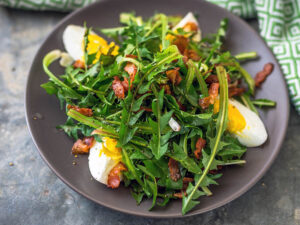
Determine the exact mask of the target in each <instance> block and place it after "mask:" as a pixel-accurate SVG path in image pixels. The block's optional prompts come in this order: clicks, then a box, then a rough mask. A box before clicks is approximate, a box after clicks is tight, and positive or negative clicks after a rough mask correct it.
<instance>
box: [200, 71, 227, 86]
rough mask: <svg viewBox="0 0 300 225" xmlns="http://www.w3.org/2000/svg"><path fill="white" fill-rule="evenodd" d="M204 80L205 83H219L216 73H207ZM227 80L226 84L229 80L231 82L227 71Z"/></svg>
mask: <svg viewBox="0 0 300 225" xmlns="http://www.w3.org/2000/svg"><path fill="white" fill-rule="evenodd" d="M205 82H206V83H207V84H212V83H219V79H218V76H217V75H209V76H208V77H207V78H206V80H205ZM227 82H228V84H230V82H231V79H230V76H229V74H228V73H227Z"/></svg>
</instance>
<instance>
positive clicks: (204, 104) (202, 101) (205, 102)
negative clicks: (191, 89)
mask: <svg viewBox="0 0 300 225" xmlns="http://www.w3.org/2000/svg"><path fill="white" fill-rule="evenodd" d="M199 105H200V106H201V108H202V109H207V108H208V106H209V105H210V97H209V96H208V97H204V98H200V99H199Z"/></svg>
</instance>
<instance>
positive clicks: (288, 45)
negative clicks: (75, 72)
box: [0, 0, 300, 114]
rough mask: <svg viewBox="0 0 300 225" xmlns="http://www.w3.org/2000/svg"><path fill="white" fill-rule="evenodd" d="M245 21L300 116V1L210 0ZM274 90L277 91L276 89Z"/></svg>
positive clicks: (55, 6) (79, 1)
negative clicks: (255, 25)
mask: <svg viewBox="0 0 300 225" xmlns="http://www.w3.org/2000/svg"><path fill="white" fill-rule="evenodd" d="M95 1H96V0H0V4H1V5H6V6H9V7H15V8H21V9H30V10H56V11H71V10H74V9H77V8H81V7H83V6H85V5H88V4H90V3H92V2H95ZM207 1H209V2H211V3H214V4H216V5H219V6H221V7H224V8H226V9H228V10H229V11H231V12H232V13H234V14H236V15H238V16H240V17H242V18H256V17H257V19H258V22H259V30H260V34H261V36H262V37H263V38H264V40H265V41H266V43H267V44H268V46H269V47H270V48H271V49H272V51H273V53H274V55H275V56H276V58H277V60H278V61H279V64H280V65H281V69H282V71H283V73H284V76H285V80H286V82H287V85H288V88H289V93H290V97H291V101H292V102H293V104H294V106H295V108H296V109H297V111H298V113H299V114H300V1H299V0H207ZM274 88H275V87H274Z"/></svg>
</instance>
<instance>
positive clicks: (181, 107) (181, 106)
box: [176, 99, 186, 111]
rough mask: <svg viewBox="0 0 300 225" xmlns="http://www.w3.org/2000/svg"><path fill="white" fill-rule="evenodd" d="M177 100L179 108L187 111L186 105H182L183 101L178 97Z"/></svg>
mask: <svg viewBox="0 0 300 225" xmlns="http://www.w3.org/2000/svg"><path fill="white" fill-rule="evenodd" d="M176 102H177V104H178V105H179V109H180V110H182V111H186V107H185V106H184V105H182V103H181V102H180V101H178V100H177V99H176Z"/></svg>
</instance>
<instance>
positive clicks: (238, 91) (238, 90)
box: [228, 87, 246, 98]
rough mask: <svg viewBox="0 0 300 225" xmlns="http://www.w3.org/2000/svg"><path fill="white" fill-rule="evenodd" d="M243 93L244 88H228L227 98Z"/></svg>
mask: <svg viewBox="0 0 300 225" xmlns="http://www.w3.org/2000/svg"><path fill="white" fill-rule="evenodd" d="M245 91H246V89H245V88H238V87H230V88H229V89H228V96H229V98H231V97H233V96H241V95H242V94H243V93H244V92H245Z"/></svg>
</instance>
